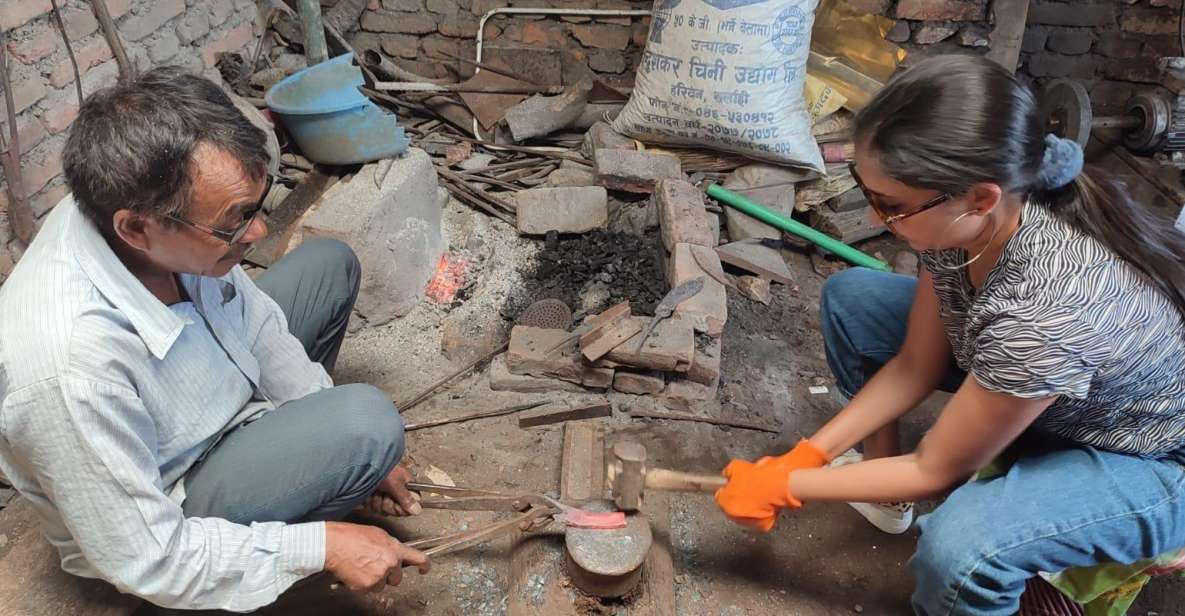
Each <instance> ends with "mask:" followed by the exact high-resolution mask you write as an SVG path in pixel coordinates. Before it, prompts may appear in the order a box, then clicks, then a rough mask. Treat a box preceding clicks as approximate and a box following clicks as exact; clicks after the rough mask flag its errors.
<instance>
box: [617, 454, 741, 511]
mask: <svg viewBox="0 0 1185 616" xmlns="http://www.w3.org/2000/svg"><path fill="white" fill-rule="evenodd" d="M608 479H609V485H610V486H611V487H612V489H613V501H614V502H615V503H616V504H617V506H618V507H619V508H620V509H621V510H622V511H637V510H638V509H639V508H640V507H641V506H642V491H643V490H644V489H645V488H651V489H654V490H667V491H672V492H715V491H716V490H718V489H720V488H722V487H724V484H726V483H728V480H727V479H725V478H724V477H721V476H720V475H697V474H693V473H682V472H679V471H672V470H667V469H665V468H646V448H645V447H643V446H642V445H641V444H640V443H635V442H631V441H621V442H618V443H614V444H613V452H612V459H611V460H610V462H609V468H608Z"/></svg>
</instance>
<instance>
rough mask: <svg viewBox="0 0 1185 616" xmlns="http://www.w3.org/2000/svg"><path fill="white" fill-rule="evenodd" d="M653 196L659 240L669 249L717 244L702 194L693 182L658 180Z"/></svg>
mask: <svg viewBox="0 0 1185 616" xmlns="http://www.w3.org/2000/svg"><path fill="white" fill-rule="evenodd" d="M655 198H656V203H657V204H658V224H659V226H660V228H661V229H662V243H663V246H665V247H666V249H667V251H668V252H670V251H673V250H674V249H675V244H680V243H687V244H695V245H697V246H708V247H713V246H715V245H716V243H715V241H714V240H713V237H712V228H711V227H710V226H709V225H708V212H707V210H705V209H704V198H703V195H702V194H701V193H700V191H699V189H698V188H696V187H695V185H694V184H692V183H691V182H688V181H686V180H671V179H666V180H661V181H660V182H659V183H658V187H657V190H656V191H655Z"/></svg>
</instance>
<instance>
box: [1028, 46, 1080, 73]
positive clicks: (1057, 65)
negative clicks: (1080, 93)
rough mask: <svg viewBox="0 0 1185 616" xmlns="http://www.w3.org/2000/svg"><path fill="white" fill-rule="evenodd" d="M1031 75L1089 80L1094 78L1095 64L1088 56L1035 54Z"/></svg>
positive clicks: (1030, 68) (1030, 70)
mask: <svg viewBox="0 0 1185 616" xmlns="http://www.w3.org/2000/svg"><path fill="white" fill-rule="evenodd" d="M1029 74H1030V75H1032V76H1034V77H1074V78H1076V79H1089V78H1091V77H1094V74H1095V63H1094V62H1092V61H1091V60H1090V58H1089V57H1086V56H1063V55H1060V54H1056V53H1050V52H1041V53H1038V54H1034V55H1033V57H1032V59H1030V60H1029Z"/></svg>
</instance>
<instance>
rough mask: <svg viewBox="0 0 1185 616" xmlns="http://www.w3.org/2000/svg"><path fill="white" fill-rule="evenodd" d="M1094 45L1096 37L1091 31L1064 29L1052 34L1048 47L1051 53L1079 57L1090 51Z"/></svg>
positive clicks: (1085, 29)
mask: <svg viewBox="0 0 1185 616" xmlns="http://www.w3.org/2000/svg"><path fill="white" fill-rule="evenodd" d="M1093 44H1094V37H1093V36H1092V35H1091V31H1090V30H1089V29H1087V28H1063V29H1058V30H1054V31H1053V32H1051V33H1050V35H1049V43H1048V47H1049V50H1050V51H1056V52H1058V53H1062V54H1066V55H1069V56H1077V55H1082V54H1084V53H1086V52H1088V51H1090V47H1091V45H1093Z"/></svg>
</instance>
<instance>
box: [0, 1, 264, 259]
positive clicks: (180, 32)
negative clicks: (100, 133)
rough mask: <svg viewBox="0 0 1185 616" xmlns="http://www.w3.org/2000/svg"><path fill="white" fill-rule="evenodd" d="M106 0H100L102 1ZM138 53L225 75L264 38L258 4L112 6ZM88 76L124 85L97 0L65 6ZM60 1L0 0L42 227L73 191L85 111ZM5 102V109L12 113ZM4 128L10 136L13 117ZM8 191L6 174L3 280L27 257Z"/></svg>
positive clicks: (0, 206) (0, 192)
mask: <svg viewBox="0 0 1185 616" xmlns="http://www.w3.org/2000/svg"><path fill="white" fill-rule="evenodd" d="M96 1H97V0H96ZM106 3H107V7H108V11H109V12H110V13H111V17H112V19H113V20H114V21H115V24H116V27H117V28H118V30H119V35H120V39H121V40H122V41H123V45H124V48H125V49H126V50H127V53H128V57H129V59H130V60H131V61H132V63H134V64H135V65H136V66H137V68H138V69H139V70H141V71H142V70H145V69H147V68H150V67H152V66H158V65H165V64H173V65H180V66H186V67H188V68H190V69H191V70H193V71H194V72H199V73H204V74H205V75H206V76H208V77H211V78H214V79H217V78H218V77H217V74H218V73H217V71H215V70H214V63H215V62H216V61H217V54H218V53H220V52H228V51H239V52H243V51H245V50H247V49H249V48H251V47H252V46H253V45H254V42H255V40H256V36H255V30H254V24H255V22H256V19H255V16H256V8H255V3H254V2H253V0H106ZM58 6H59V8H60V9H61V11H62V18H63V20H64V22H65V24H66V32H67V34H68V35H69V37H70V43H71V46H72V47H73V50H74V54H75V56H76V57H77V59H78V68H79V72H80V73H81V75H82V89H83V93H84V94H87V95H89V94H90V93H92V92H94V91H95V90H97V89H99V88H102V87H104V86H108V85H111V84H113V83H115V80H116V78H117V76H118V73H119V68H118V66H117V65H116V62H115V60H114V59H113V55H112V52H111V48H110V47H109V46H108V45H107V41H106V39H105V38H104V37H103V34H102V32H101V31H100V29H99V24H98V21H97V20H96V19H95V16H94V13H93V12H92V10H91V6H90V1H89V0H58ZM50 8H51V4H50V0H0V30H3V31H5V32H6V33H7V36H8V46H7V50H6V51H7V58H8V60H9V62H8V70H9V75H10V78H11V80H12V90H13V98H14V99H15V101H14V102H15V103H16V109H17V131H18V136H19V137H20V146H21V168H22V176H23V179H24V184H25V191H26V197H27V198H28V199H29V201H30V203H31V204H32V206H33V210H34V213H35V214H36V215H37V216H38V219H39V221H40V220H43V219H44V217H45V214H46V213H48V212H49V210H50V209H51V208H52V207H53V206H54V205H55V204H56V203H57V202H58V201H59V200H61V198H62V197H64V196H65V195H66V192H67V190H66V187H65V182H64V180H63V178H62V162H61V152H62V146H63V145H64V143H65V141H66V130H67V129H68V128H69V127H70V124H71V123H72V122H73V121H74V118H75V117H76V116H77V115H78V95H77V94H76V90H75V86H74V70H73V68H72V67H71V65H70V59H69V57H68V56H67V54H66V50H65V47H64V45H63V44H62V35H61V32H60V31H58V29H57V28H56V27H55V26H54V24H53V22H52V21H51V20H50V15H49V12H50ZM2 101H3V99H2V98H0V110H3V108H4V105H3V102H2ZM0 129H2V130H3V131H4V136H5V139H7V138H8V136H9V132H8V131H9V129H8V127H7V123H6V115H5V114H4V113H0ZM8 200H9V195H8V189H7V186H5V181H4V179H3V174H0V282H3V280H4V278H5V277H6V276H7V275H8V274H9V272H10V271H11V270H12V267H13V263H14V262H15V261H16V260H17V259H18V258H19V252H20V251H19V249H18V248H17V246H16V242H14V241H13V240H14V239H15V238H14V235H13V233H12V230H11V228H10V226H9V224H8V216H7V212H8Z"/></svg>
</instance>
